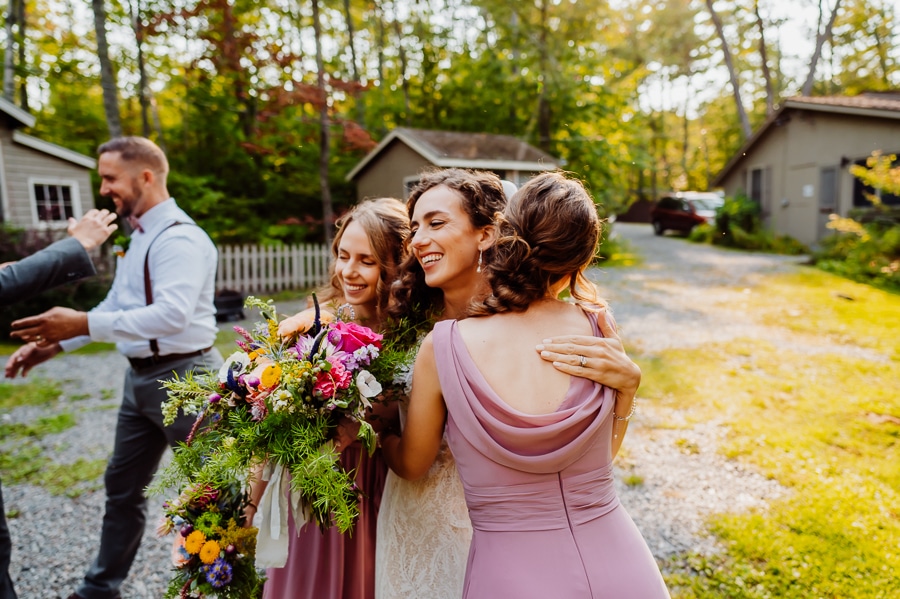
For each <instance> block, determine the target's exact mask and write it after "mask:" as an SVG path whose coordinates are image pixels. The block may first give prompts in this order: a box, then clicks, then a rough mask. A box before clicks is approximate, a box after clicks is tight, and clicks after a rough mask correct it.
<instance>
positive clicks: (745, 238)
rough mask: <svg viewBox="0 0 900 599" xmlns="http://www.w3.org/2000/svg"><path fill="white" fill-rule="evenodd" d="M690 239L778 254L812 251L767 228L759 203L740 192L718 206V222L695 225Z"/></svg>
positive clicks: (790, 238) (794, 240)
mask: <svg viewBox="0 0 900 599" xmlns="http://www.w3.org/2000/svg"><path fill="white" fill-rule="evenodd" d="M688 239H690V240H691V241H694V242H697V243H711V244H713V245H721V246H725V247H732V248H738V249H742V250H752V251H761V252H774V253H777V254H789V255H797V254H804V253H806V252H808V251H809V250H808V249H807V248H806V246H804V245H803V244H802V243H800V242H799V241H797V240H796V239H793V238H792V237H788V236H787V235H774V234H772V233H770V232H769V231H766V230H765V229H764V228H763V226H762V220H761V219H760V210H759V205H758V204H757V203H756V202H754V201H753V200H751V199H749V198H747V197H746V196H740V195H739V196H735V197H729V198H725V203H724V204H723V205H722V206H721V207H720V208H719V209H718V210H716V222H715V224H714V225H699V226H697V227H694V229H693V230H692V231H691V234H690V235H689V237H688Z"/></svg>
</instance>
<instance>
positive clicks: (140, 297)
mask: <svg viewBox="0 0 900 599" xmlns="http://www.w3.org/2000/svg"><path fill="white" fill-rule="evenodd" d="M174 222H180V223H183V224H180V225H176V226H173V227H169V225H170V224H172V223H174ZM138 224H139V225H140V228H139V229H136V230H135V231H134V233H133V234H132V235H131V242H130V244H129V247H128V250H127V251H126V253H125V256H124V257H122V258H119V259H118V263H117V264H116V275H115V278H114V279H113V284H112V288H111V289H110V290H109V293H108V294H107V296H106V298H105V299H104V300H103V301H102V302H100V304H98V305H97V307H95V308H94V309H93V310H91V311H90V312H88V329H89V330H90V336H82V337H74V338H72V339H67V340H65V341H61V342H60V345H61V346H62V348H63V349H64V350H66V351H71V350H74V349H77V348H79V347H82V346H83V345H86V344H87V343H89V342H90V341H106V342H113V343H115V344H116V347H117V349H118V350H119V351H120V352H121V353H122V354H124V355H125V356H128V357H130V358H146V357H149V356H151V355H153V352H152V351H151V349H150V342H149V340H150V339H156V340H157V343H158V344H159V355H161V356H165V355H168V354H183V353H190V352H194V351H197V350H200V349H205V348H207V347H210V346H211V345H212V344H213V342H214V341H215V339H216V332H217V330H218V329H217V328H216V317H215V314H216V308H215V305H214V303H213V297H214V295H215V284H216V267H217V266H218V252H217V250H216V246H215V245H214V244H213V242H212V240H210V238H209V236H208V235H207V234H206V233H205V232H204V231H203V229H201V228H200V227H198V226H196V225H195V224H194V221H193V219H191V218H190V217H189V216H188V215H187V214H186V213H185V212H184V211H183V210H182V209H181V208H179V207H178V205H177V204H176V203H175V200H174V199H171V198H170V199H168V200H166V201H165V202H163V203H161V204H158V205H156V206H154V207H153V208H151V209H150V210H148V211H147V212H146V213H144V214H143V215H142V216H141V217H140V219H138ZM167 227H168V228H167ZM154 239H155V241H154ZM151 242H152V245H151ZM148 248H149V250H150V263H149V264H150V280H151V287H152V291H153V303H152V304H150V305H149V306H148V305H147V300H146V297H145V294H144V257H145V256H146V255H147V251H148Z"/></svg>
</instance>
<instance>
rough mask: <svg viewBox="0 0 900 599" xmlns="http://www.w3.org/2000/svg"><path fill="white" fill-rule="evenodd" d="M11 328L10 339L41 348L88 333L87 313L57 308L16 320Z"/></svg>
mask: <svg viewBox="0 0 900 599" xmlns="http://www.w3.org/2000/svg"><path fill="white" fill-rule="evenodd" d="M11 326H12V332H10V334H9V336H10V337H14V338H16V339H21V340H22V341H28V342H34V343H36V344H37V345H40V346H42V347H44V346H47V345H52V344H54V343H57V342H59V341H62V340H63V339H70V338H72V337H78V336H79V335H87V334H89V332H90V331H89V329H88V317H87V312H79V311H77V310H73V309H71V308H60V307H59V306H57V307H55V308H50V309H49V310H47V311H46V312H44V313H43V314H38V315H37V316H29V317H27V318H21V319H19V320H16V321H14V322H13V323H12V325H11Z"/></svg>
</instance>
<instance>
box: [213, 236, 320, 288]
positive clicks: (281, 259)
mask: <svg viewBox="0 0 900 599" xmlns="http://www.w3.org/2000/svg"><path fill="white" fill-rule="evenodd" d="M218 249H219V272H218V274H217V275H216V290H217V291H222V290H225V289H230V290H234V291H240V292H242V293H244V294H247V293H271V292H275V291H283V290H285V289H307V288H309V287H314V286H316V285H321V284H322V283H324V282H325V281H326V279H327V278H328V266H329V263H330V261H331V252H329V251H328V249H327V248H326V247H325V246H324V245H312V244H299V245H286V246H280V247H273V246H258V245H225V246H219V248H218Z"/></svg>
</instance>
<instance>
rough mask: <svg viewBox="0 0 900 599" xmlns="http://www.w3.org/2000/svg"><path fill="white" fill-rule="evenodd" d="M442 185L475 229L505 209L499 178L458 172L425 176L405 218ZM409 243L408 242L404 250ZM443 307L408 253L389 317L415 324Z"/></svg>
mask: <svg viewBox="0 0 900 599" xmlns="http://www.w3.org/2000/svg"><path fill="white" fill-rule="evenodd" d="M441 185H443V186H444V187H447V188H449V189H452V190H453V191H455V192H457V193H458V194H459V195H460V197H461V198H462V208H463V210H464V211H465V213H466V214H467V215H468V216H469V221H470V222H471V223H472V226H473V227H475V228H480V227H485V226H488V225H491V224H493V223H494V220H495V218H496V217H497V215H498V214H499V213H500V211H502V210H503V207H504V206H505V205H506V196H505V195H504V194H503V185H502V184H501V183H500V177H498V176H497V175H495V174H494V173H490V172H487V171H471V170H465V169H459V168H450V169H444V170H436V171H430V172H426V173H424V174H423V175H422V176H421V178H420V179H419V182H418V184H416V186H415V187H414V188H413V189H412V191H411V192H410V194H409V199H408V200H407V201H406V210H407V215H408V216H409V218H410V219H412V215H413V212H414V211H415V209H416V203H417V202H418V201H419V198H420V197H421V196H422V194H424V193H425V192H426V191H428V190H429V189H432V188H434V187H439V186H441ZM408 245H409V240H407V246H408ZM492 255H493V250H492V249H491V248H488V249H485V250H484V254H483V259H484V261H485V263H489V262H490V261H491V259H492ZM442 303H443V292H442V291H441V290H440V289H436V288H432V287H429V286H428V285H426V284H425V272H424V271H423V270H422V265H421V264H419V261H418V259H416V257H415V256H414V255H413V254H412V252H409V251H408V252H407V256H406V259H405V260H404V262H403V264H401V265H400V276H399V277H398V279H397V281H396V282H395V283H394V285H393V287H392V288H391V303H390V306H389V308H388V314H390V315H391V316H392V317H394V318H403V317H407V316H408V317H411V318H413V319H414V320H415V321H418V320H420V319H422V318H423V317H428V316H431V315H433V312H434V311H435V310H438V309H440V307H441V305H442Z"/></svg>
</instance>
